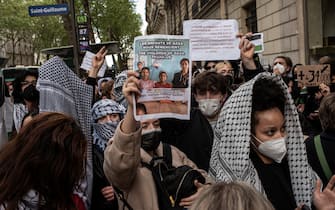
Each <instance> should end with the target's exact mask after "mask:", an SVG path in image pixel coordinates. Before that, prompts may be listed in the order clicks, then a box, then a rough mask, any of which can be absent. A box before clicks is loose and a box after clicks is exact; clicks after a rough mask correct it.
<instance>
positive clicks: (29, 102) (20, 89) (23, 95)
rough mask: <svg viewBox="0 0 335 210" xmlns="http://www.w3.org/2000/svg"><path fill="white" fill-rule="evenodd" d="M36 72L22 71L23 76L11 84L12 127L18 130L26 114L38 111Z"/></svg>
mask: <svg viewBox="0 0 335 210" xmlns="http://www.w3.org/2000/svg"><path fill="white" fill-rule="evenodd" d="M37 78H38V72H37V71H30V70H24V72H23V74H22V75H21V76H20V77H18V78H16V79H15V81H14V83H13V88H14V90H13V98H14V112H13V119H14V126H15V129H16V131H17V132H18V131H19V130H20V127H21V124H22V119H23V117H24V116H25V115H26V114H27V113H28V112H33V111H38V109H39V108H38V104H39V91H38V90H37V89H36V83H37Z"/></svg>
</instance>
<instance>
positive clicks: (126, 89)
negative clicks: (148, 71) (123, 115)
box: [122, 71, 141, 108]
mask: <svg viewBox="0 0 335 210" xmlns="http://www.w3.org/2000/svg"><path fill="white" fill-rule="evenodd" d="M137 76H138V73H137V72H134V71H128V72H127V80H126V81H125V82H124V84H123V88H122V92H123V95H124V97H125V99H126V100H127V102H128V108H129V106H130V107H133V105H134V104H133V94H135V96H136V99H137V97H139V96H140V95H141V90H140V82H139V80H138V79H137V78H136V77H137Z"/></svg>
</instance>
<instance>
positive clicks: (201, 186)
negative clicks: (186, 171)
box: [179, 180, 204, 208]
mask: <svg viewBox="0 0 335 210" xmlns="http://www.w3.org/2000/svg"><path fill="white" fill-rule="evenodd" d="M194 185H195V186H196V187H197V192H196V193H194V194H193V195H190V196H189V197H187V198H183V199H181V200H180V203H179V206H183V207H184V208H190V207H191V205H192V204H193V202H194V201H195V200H196V199H197V198H198V197H199V195H201V193H202V191H203V189H204V184H201V183H200V182H198V180H195V181H194Z"/></svg>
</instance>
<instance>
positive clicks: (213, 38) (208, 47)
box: [183, 19, 240, 61]
mask: <svg viewBox="0 0 335 210" xmlns="http://www.w3.org/2000/svg"><path fill="white" fill-rule="evenodd" d="M238 32H239V31H238V22H237V20H210V19H201V20H187V21H184V22H183V33H184V36H185V37H187V38H189V39H190V50H191V52H192V54H191V60H192V61H205V60H237V59H239V58H240V49H239V38H237V37H236V35H237V34H238Z"/></svg>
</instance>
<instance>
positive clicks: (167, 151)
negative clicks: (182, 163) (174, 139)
mask: <svg viewBox="0 0 335 210" xmlns="http://www.w3.org/2000/svg"><path fill="white" fill-rule="evenodd" d="M163 158H164V160H165V162H166V164H167V165H168V166H169V167H171V166H172V152H171V146H170V144H166V143H163Z"/></svg>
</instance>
